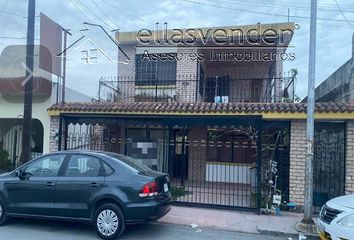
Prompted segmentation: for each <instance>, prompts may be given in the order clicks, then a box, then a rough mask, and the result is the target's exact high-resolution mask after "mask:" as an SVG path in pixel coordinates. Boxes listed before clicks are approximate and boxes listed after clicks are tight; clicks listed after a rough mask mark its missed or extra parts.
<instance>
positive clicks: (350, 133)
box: [345, 121, 354, 194]
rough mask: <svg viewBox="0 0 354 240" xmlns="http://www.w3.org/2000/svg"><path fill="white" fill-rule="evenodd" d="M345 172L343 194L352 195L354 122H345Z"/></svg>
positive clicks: (353, 189) (353, 183)
mask: <svg viewBox="0 0 354 240" xmlns="http://www.w3.org/2000/svg"><path fill="white" fill-rule="evenodd" d="M345 171H346V172H345V176H346V179H345V194H354V121H348V122H347V129H346V147H345Z"/></svg>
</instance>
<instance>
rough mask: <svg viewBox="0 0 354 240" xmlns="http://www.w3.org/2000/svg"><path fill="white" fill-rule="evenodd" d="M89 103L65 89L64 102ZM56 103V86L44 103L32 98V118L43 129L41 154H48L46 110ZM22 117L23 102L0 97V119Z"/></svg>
mask: <svg viewBox="0 0 354 240" xmlns="http://www.w3.org/2000/svg"><path fill="white" fill-rule="evenodd" d="M74 101H75V102H90V101H92V98H90V97H89V96H86V95H84V94H82V93H80V92H78V91H75V90H72V89H67V91H66V102H74ZM55 102H56V86H53V89H52V95H51V97H50V98H48V99H46V100H45V101H38V100H36V99H35V98H34V100H33V105H32V118H33V119H38V120H39V121H40V122H41V123H42V125H43V129H44V136H43V153H48V152H49V141H50V117H49V115H48V112H47V109H48V108H49V107H50V106H51V105H53V104H54V103H55ZM22 115H23V100H21V99H20V98H19V99H16V102H15V101H11V102H9V101H7V100H6V99H4V98H3V97H1V96H0V119H6V118H7V119H8V118H10V119H11V118H13V119H16V118H22Z"/></svg>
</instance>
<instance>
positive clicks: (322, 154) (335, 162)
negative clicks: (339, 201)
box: [313, 122, 345, 211]
mask: <svg viewBox="0 0 354 240" xmlns="http://www.w3.org/2000/svg"><path fill="white" fill-rule="evenodd" d="M344 192H345V123H344V122H321V123H316V124H315V149H314V192H313V195H314V196H313V205H314V207H315V210H316V211H319V210H320V207H321V206H322V205H323V204H324V203H325V202H326V201H328V200H329V199H331V198H334V197H337V196H340V195H343V194H344Z"/></svg>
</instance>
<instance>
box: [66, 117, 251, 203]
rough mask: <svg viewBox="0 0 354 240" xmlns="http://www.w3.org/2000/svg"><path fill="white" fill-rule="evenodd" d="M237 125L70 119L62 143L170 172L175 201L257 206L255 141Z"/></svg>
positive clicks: (71, 147)
mask: <svg viewBox="0 0 354 240" xmlns="http://www.w3.org/2000/svg"><path fill="white" fill-rule="evenodd" d="M238 130H239V129H209V130H208V129H207V128H204V129H198V130H197V129H166V128H160V127H157V128H150V129H146V128H124V129H123V128H120V127H117V126H107V125H92V124H81V125H73V124H69V126H68V134H67V136H66V138H65V142H66V143H65V145H66V149H76V150H77V149H80V150H99V151H110V152H117V153H122V154H126V155H128V156H130V157H132V158H134V159H135V160H136V161H138V162H141V163H143V164H145V165H147V166H149V167H150V168H152V169H153V170H157V171H161V172H166V173H168V174H169V175H170V177H171V193H172V196H173V199H174V201H175V202H176V203H183V204H193V205H210V206H217V207H228V208H229V207H232V208H243V209H250V210H252V209H253V210H256V208H257V145H256V141H255V139H251V138H250V137H249V136H248V135H247V134H246V133H245V132H240V131H238ZM122 135H124V136H125V137H124V138H123V137H122Z"/></svg>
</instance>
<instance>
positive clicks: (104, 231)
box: [93, 203, 125, 240]
mask: <svg viewBox="0 0 354 240" xmlns="http://www.w3.org/2000/svg"><path fill="white" fill-rule="evenodd" d="M93 220H94V221H93V223H94V227H95V229H96V232H97V234H98V235H99V236H100V237H101V238H102V239H109V240H110V239H116V238H118V237H119V236H121V235H122V233H123V232H124V229H125V218H124V214H123V212H122V210H121V209H120V208H119V207H118V206H116V205H114V204H112V203H106V204H103V205H102V206H100V207H99V208H98V209H97V210H96V211H95V214H94V219H93Z"/></svg>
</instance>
